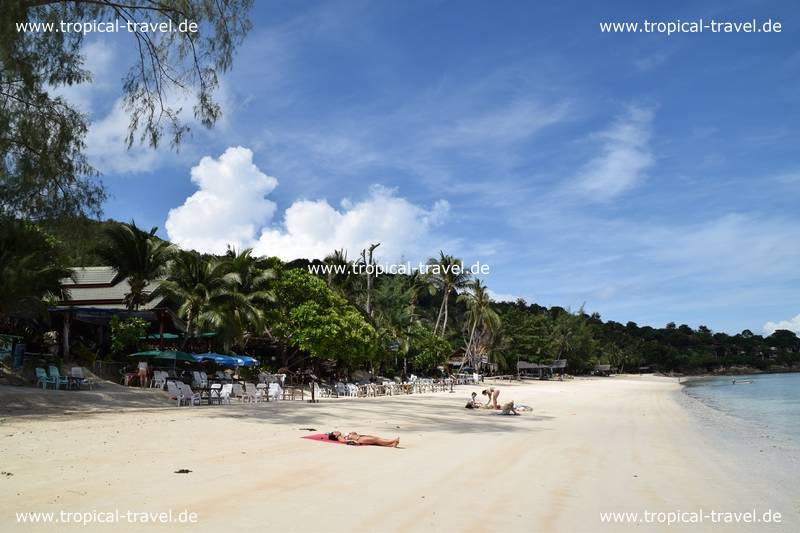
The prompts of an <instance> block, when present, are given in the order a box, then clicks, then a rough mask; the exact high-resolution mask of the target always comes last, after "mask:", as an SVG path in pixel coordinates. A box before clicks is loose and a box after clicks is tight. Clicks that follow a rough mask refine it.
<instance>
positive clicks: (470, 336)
mask: <svg viewBox="0 0 800 533" xmlns="http://www.w3.org/2000/svg"><path fill="white" fill-rule="evenodd" d="M477 326H478V319H477V318H476V319H475V322H473V323H472V331H471V332H470V334H469V342H468V343H467V349H466V350H465V351H464V360H463V361H461V366H460V367H458V371H459V372H461V369H462V368H464V364H466V362H467V358H469V359H470V361H471V360H472V357H471V356H470V355H469V350H470V348H472V340H473V339H474V338H475V328H476V327H477ZM473 368H474V367H473Z"/></svg>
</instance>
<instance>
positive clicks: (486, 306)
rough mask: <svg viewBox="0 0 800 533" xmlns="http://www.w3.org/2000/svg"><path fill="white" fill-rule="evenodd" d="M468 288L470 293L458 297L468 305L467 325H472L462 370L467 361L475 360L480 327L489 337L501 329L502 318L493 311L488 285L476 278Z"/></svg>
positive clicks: (482, 332)
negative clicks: (476, 333)
mask: <svg viewBox="0 0 800 533" xmlns="http://www.w3.org/2000/svg"><path fill="white" fill-rule="evenodd" d="M468 287H469V292H467V293H464V294H462V295H460V296H459V297H458V300H459V301H463V302H465V303H466V305H467V325H469V324H472V327H471V330H470V333H469V341H468V342H467V349H466V351H465V352H464V361H462V362H461V368H463V367H464V363H466V362H467V360H471V359H473V358H474V357H473V354H472V352H473V351H475V341H476V337H475V332H476V330H477V329H478V327H480V328H481V334H489V335H491V334H493V333H494V332H496V331H497V330H498V329H499V328H500V316H499V315H498V314H497V312H496V311H495V310H494V309H492V306H491V303H492V301H491V298H490V297H489V290H488V289H487V287H486V285H484V284H483V282H482V281H481V280H480V279H478V278H475V280H474V281H472V282H470V283H469V286H468ZM459 370H460V368H459Z"/></svg>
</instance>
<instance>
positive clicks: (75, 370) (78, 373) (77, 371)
mask: <svg viewBox="0 0 800 533" xmlns="http://www.w3.org/2000/svg"><path fill="white" fill-rule="evenodd" d="M70 375H71V376H72V377H73V378H76V379H77V380H78V388H81V387H83V386H84V385H86V386H87V387H89V390H92V388H93V387H94V380H93V379H92V378H87V377H86V376H84V375H83V367H80V366H73V367H72V369H70Z"/></svg>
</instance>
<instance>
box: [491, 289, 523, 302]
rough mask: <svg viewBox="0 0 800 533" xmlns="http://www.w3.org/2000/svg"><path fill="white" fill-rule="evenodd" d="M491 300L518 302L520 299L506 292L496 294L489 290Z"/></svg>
mask: <svg viewBox="0 0 800 533" xmlns="http://www.w3.org/2000/svg"><path fill="white" fill-rule="evenodd" d="M489 298H491V299H492V301H493V302H516V301H517V300H518V299H519V298H520V297H519V296H514V295H513V294H509V293H505V292H495V291H493V290H491V289H489Z"/></svg>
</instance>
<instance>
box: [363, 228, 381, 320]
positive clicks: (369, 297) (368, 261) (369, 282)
mask: <svg viewBox="0 0 800 533" xmlns="http://www.w3.org/2000/svg"><path fill="white" fill-rule="evenodd" d="M380 245H381V243H379V242H378V243H375V244H370V245H369V248H368V250H369V252H368V255H367V256H366V258H365V262H366V264H367V269H369V267H370V266H371V265H372V264H373V263H372V252H374V251H375V248H377V247H378V246H380ZM362 253H363V252H362ZM374 274H375V273H374V272H373V273H372V274H370V273H369V270H368V271H367V314H368V315H369V316H370V317H371V316H372V276H373V275H374Z"/></svg>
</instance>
